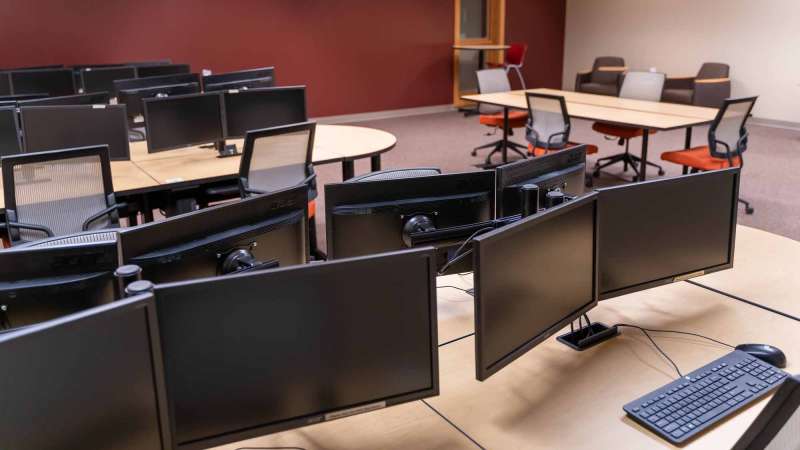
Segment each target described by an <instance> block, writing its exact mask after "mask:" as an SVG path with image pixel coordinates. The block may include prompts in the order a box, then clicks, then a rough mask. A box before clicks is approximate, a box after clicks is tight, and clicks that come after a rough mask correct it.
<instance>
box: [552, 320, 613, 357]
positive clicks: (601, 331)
mask: <svg viewBox="0 0 800 450" xmlns="http://www.w3.org/2000/svg"><path fill="white" fill-rule="evenodd" d="M618 334H619V330H617V327H616V326H613V327H609V326H608V325H606V324H603V323H600V322H592V324H591V325H590V326H588V327H581V328H578V329H577V330H575V331H571V332H569V333H565V334H562V335H561V336H559V337H558V338H556V339H558V342H561V343H562V344H564V345H566V346H567V347H570V348H571V349H573V350H577V351H579V352H580V351H583V350H586V349H587V348H591V347H594V346H595V345H597V344H599V343H601V342H603V341H606V340H608V339H611V338H613V337H614V336H616V335H618Z"/></svg>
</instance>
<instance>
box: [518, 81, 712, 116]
mask: <svg viewBox="0 0 800 450" xmlns="http://www.w3.org/2000/svg"><path fill="white" fill-rule="evenodd" d="M526 92H533V93H537V94H548V95H560V96H563V97H564V99H565V100H566V101H567V104H571V103H583V104H587V105H595V106H606V107H610V108H617V109H629V110H632V111H644V112H652V113H659V114H668V115H674V116H681V117H693V118H699V119H704V120H714V118H715V117H716V116H717V109H716V108H706V107H703V106H692V105H680V104H677V103H666V102H651V101H646V100H634V99H630V98H620V97H612V96H610V95H597V94H587V93H584V92H574V91H562V90H558V89H546V88H539V89H528V90H527V91H514V93H515V94H517V95H522V96H524V95H525V93H526Z"/></svg>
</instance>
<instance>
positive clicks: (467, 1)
mask: <svg viewBox="0 0 800 450" xmlns="http://www.w3.org/2000/svg"><path fill="white" fill-rule="evenodd" d="M487 2H488V0H461V39H480V38H485V37H486V14H487V6H486V3H487Z"/></svg>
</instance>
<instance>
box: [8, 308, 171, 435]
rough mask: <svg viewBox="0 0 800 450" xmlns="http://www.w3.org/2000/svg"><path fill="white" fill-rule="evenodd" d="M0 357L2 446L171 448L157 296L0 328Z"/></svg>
mask: <svg viewBox="0 0 800 450" xmlns="http://www.w3.org/2000/svg"><path fill="white" fill-rule="evenodd" d="M56 299H57V298H54V300H56ZM0 360H2V361H4V364H3V370H2V372H0V392H2V393H3V403H2V407H0V436H2V441H3V447H4V448H9V449H12V448H13V449H15V450H34V449H36V450H39V449H45V448H49V449H55V448H58V449H68V448H75V449H78V448H84V449H88V448H114V449H120V450H139V449H161V450H169V449H172V448H173V447H172V445H173V444H172V438H171V430H170V427H169V424H168V422H167V417H168V414H167V404H168V403H167V397H166V392H165V389H164V386H165V384H164V369H163V363H162V355H161V347H160V341H159V336H158V322H157V319H156V316H155V305H154V304H153V297H152V295H150V294H148V295H146V296H139V297H134V298H131V299H128V300H122V301H119V302H116V303H113V304H111V305H106V306H101V307H98V308H93V309H91V310H88V311H84V312H81V313H77V314H74V315H70V316H67V317H64V318H61V319H57V320H54V321H51V322H47V323H44V324H41V325H35V326H32V327H28V328H25V329H22V330H17V331H13V332H9V333H3V334H0Z"/></svg>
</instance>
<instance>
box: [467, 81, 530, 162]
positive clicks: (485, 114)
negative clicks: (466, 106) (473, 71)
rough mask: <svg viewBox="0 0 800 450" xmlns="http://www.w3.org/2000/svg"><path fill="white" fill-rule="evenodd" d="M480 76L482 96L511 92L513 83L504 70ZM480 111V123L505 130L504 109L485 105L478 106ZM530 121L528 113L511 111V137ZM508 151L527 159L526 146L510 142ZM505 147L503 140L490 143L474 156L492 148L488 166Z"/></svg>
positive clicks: (477, 148) (474, 154) (476, 151)
mask: <svg viewBox="0 0 800 450" xmlns="http://www.w3.org/2000/svg"><path fill="white" fill-rule="evenodd" d="M477 75H478V91H479V92H480V93H481V94H491V93H495V92H508V91H510V90H511V83H509V82H508V75H507V74H506V71H505V70H503V69H485V70H479V71H478V72H477ZM478 111H479V112H480V113H481V116H480V119H479V121H480V123H481V124H482V125H486V126H488V127H492V128H494V129H495V131H496V130H497V129H498V128H500V129H502V128H503V108H500V107H497V106H491V105H485V104H479V105H478ZM527 121H528V113H526V112H524V111H509V112H508V129H509V135H510V134H513V132H512V130H513V129H514V128H522V127H524V126H525V124H526V123H527ZM507 145H508V149H509V150H511V151H513V152H515V153H517V154H519V155H520V156H522V157H523V158H524V157H525V153H523V152H524V151H525V146H523V145H520V144H517V143H516V142H512V141H508V144H507ZM502 147H503V140H502V139H500V140H497V141H493V142H490V143H488V144H485V145H481V146H479V147H475V148H474V149H473V150H472V153H471V154H472V156H477V155H478V150H481V149H484V148H492V151H491V152H489V154H488V155H487V156H486V164H487V165H489V164H491V159H492V155H494V154H495V153H499V152H500V151H501V150H502Z"/></svg>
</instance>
